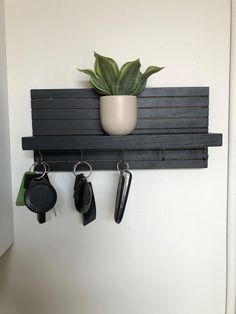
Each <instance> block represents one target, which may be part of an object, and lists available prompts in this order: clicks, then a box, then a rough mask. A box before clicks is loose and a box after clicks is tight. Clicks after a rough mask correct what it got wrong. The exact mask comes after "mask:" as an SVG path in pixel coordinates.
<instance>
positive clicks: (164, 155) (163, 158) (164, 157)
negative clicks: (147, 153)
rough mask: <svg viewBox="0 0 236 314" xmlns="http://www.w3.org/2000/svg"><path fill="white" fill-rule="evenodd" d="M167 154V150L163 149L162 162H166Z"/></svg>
mask: <svg viewBox="0 0 236 314" xmlns="http://www.w3.org/2000/svg"><path fill="white" fill-rule="evenodd" d="M165 153H166V151H165V148H163V149H162V153H161V160H162V161H165V160H166V154H165Z"/></svg>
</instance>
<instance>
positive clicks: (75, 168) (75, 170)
mask: <svg viewBox="0 0 236 314" xmlns="http://www.w3.org/2000/svg"><path fill="white" fill-rule="evenodd" d="M81 164H85V165H87V166H88V167H89V171H90V173H89V174H88V175H87V176H86V177H85V178H86V179H88V178H89V177H90V176H91V174H92V171H93V168H92V166H91V165H90V163H88V162H87V161H78V162H77V163H76V164H75V165H74V168H73V173H74V175H75V176H77V175H78V173H77V167H78V166H79V165H81Z"/></svg>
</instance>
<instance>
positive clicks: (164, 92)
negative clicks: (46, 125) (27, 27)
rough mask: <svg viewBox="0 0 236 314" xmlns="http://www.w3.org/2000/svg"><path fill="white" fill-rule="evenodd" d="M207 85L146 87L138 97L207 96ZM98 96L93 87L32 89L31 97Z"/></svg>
mask: <svg viewBox="0 0 236 314" xmlns="http://www.w3.org/2000/svg"><path fill="white" fill-rule="evenodd" d="M208 95H209V88H208V87H159V88H146V89H145V90H144V91H143V92H142V93H141V94H140V95H139V97H153V96H154V97H165V96H168V97H170V96H171V97H179V96H208ZM74 97H85V98H87V97H100V95H98V94H97V93H96V92H95V91H94V90H93V89H89V88H88V89H87V88H85V89H83V88H82V89H33V90H31V98H32V99H40V98H74Z"/></svg>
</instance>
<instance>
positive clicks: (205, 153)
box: [202, 146, 209, 161]
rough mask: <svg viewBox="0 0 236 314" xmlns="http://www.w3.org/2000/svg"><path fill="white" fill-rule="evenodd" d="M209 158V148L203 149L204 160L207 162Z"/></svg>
mask: <svg viewBox="0 0 236 314" xmlns="http://www.w3.org/2000/svg"><path fill="white" fill-rule="evenodd" d="M208 158H209V155H208V151H207V146H205V147H204V149H203V152H202V159H203V160H205V161H207V160H208Z"/></svg>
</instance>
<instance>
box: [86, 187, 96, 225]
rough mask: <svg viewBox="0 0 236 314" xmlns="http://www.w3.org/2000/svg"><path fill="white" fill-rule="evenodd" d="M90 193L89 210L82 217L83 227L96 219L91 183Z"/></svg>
mask: <svg viewBox="0 0 236 314" xmlns="http://www.w3.org/2000/svg"><path fill="white" fill-rule="evenodd" d="M89 185H90V188H91V191H92V200H91V204H90V207H89V210H88V211H87V212H86V213H85V214H84V215H83V216H84V217H83V225H84V226H86V225H87V224H89V223H90V222H92V221H93V220H95V219H96V203H95V198H94V194H93V188H92V183H91V182H89Z"/></svg>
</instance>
